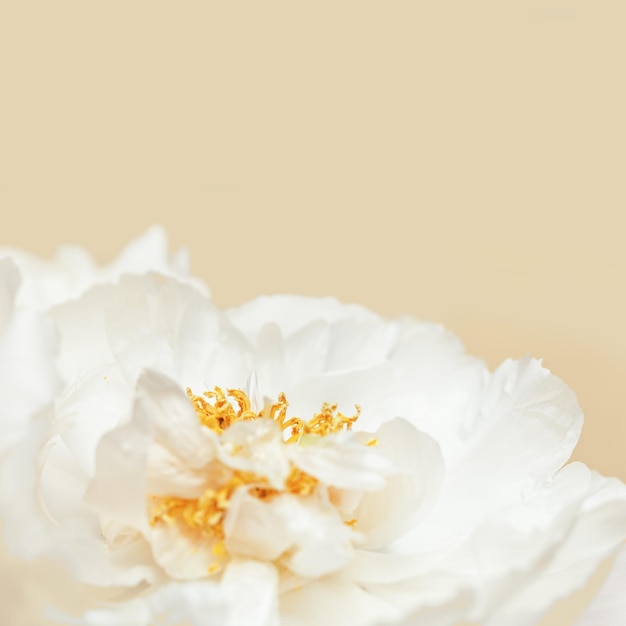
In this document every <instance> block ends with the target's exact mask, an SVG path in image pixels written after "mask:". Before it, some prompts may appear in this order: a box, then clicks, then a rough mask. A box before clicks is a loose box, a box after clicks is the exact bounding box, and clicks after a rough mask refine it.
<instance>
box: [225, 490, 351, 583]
mask: <svg viewBox="0 0 626 626" xmlns="http://www.w3.org/2000/svg"><path fill="white" fill-rule="evenodd" d="M224 533H225V535H226V545H227V548H228V550H229V552H230V553H231V554H235V555H239V556H243V557H247V558H256V559H273V558H276V557H277V556H278V555H281V554H283V553H285V552H287V551H288V554H286V555H285V556H284V557H283V558H282V559H281V562H282V563H283V564H284V565H285V566H286V567H287V568H289V569H290V570H291V571H292V572H294V573H296V574H299V575H300V576H304V577H318V576H323V575H326V574H328V573H330V572H333V571H336V570H337V569H340V568H341V567H343V566H344V565H345V564H346V563H347V562H348V561H349V560H350V559H351V558H352V554H353V550H352V545H351V531H350V530H349V529H348V527H347V526H345V525H344V524H343V522H342V520H341V518H340V516H339V515H338V514H337V512H336V510H335V509H334V508H333V507H332V506H330V505H324V503H323V502H319V501H316V500H314V499H313V498H303V497H301V498H298V497H295V496H291V495H282V496H278V497H276V498H273V499H271V500H259V499H257V498H254V497H252V496H250V495H248V494H246V493H245V491H243V490H240V491H238V492H237V493H236V494H235V495H234V497H233V499H232V500H231V505H230V508H229V511H228V514H227V516H226V519H225V523H224Z"/></svg>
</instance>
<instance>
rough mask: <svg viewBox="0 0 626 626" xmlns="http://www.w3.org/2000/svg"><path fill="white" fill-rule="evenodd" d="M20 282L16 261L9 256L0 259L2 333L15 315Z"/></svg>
mask: <svg viewBox="0 0 626 626" xmlns="http://www.w3.org/2000/svg"><path fill="white" fill-rule="evenodd" d="M19 284H20V276H19V272H18V269H17V267H16V265H15V263H14V262H13V261H12V260H11V259H9V258H6V259H0V333H2V331H3V330H4V328H5V327H6V325H7V324H8V323H9V320H10V319H11V316H12V315H13V306H14V303H15V293H16V292H17V289H18V287H19Z"/></svg>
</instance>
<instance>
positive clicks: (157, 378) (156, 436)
mask: <svg viewBox="0 0 626 626" xmlns="http://www.w3.org/2000/svg"><path fill="white" fill-rule="evenodd" d="M136 398H137V399H136V401H135V406H134V409H133V416H132V419H131V420H130V422H128V423H127V424H124V425H122V426H119V427H117V428H115V429H114V430H112V431H111V432H109V433H107V434H106V435H104V437H103V438H102V440H101V442H100V445H99V447H98V450H97V456H96V473H95V476H94V478H93V479H92V481H91V483H90V487H89V490H88V492H87V499H88V501H89V502H90V503H91V504H92V505H93V506H95V507H96V509H97V510H98V511H101V512H102V513H104V514H106V515H107V516H110V517H113V518H116V519H119V520H120V521H122V522H124V523H127V524H129V525H130V526H133V527H134V528H138V529H141V530H147V528H146V511H145V503H146V499H147V497H148V495H149V494H148V491H147V489H148V486H147V478H148V474H147V472H148V465H149V461H148V459H149V451H150V448H151V445H152V442H153V441H156V442H157V443H160V444H161V445H162V446H164V447H167V448H168V449H169V450H170V451H171V452H173V453H174V454H175V455H176V456H178V457H179V458H181V459H184V460H185V462H186V463H187V464H188V465H189V466H190V467H191V468H201V467H204V466H205V465H206V464H207V463H209V462H210V461H211V460H212V458H213V456H214V453H213V442H212V438H211V437H210V435H209V434H208V432H207V431H206V429H203V428H202V427H201V426H200V424H199V422H198V420H197V418H196V415H195V413H194V410H193V408H192V407H191V403H190V402H189V401H188V399H187V398H186V396H185V395H184V393H183V392H182V391H181V390H180V389H179V388H178V386H177V385H176V383H174V382H173V381H171V380H170V379H168V378H167V377H165V376H163V375H162V374H159V373H157V372H152V371H147V372H146V373H144V374H143V375H142V377H141V378H140V380H139V382H138V384H137V392H136Z"/></svg>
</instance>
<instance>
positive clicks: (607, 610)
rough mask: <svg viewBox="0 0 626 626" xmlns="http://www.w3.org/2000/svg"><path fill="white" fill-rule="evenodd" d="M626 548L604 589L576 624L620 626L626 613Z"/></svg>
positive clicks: (622, 550)
mask: <svg viewBox="0 0 626 626" xmlns="http://www.w3.org/2000/svg"><path fill="white" fill-rule="evenodd" d="M624 589H626V549H625V548H624V547H622V548H621V550H620V551H619V553H618V555H617V559H616V560H615V563H614V564H613V567H612V569H611V572H610V574H609V576H608V578H607V579H606V581H605V582H604V585H603V586H602V589H600V592H599V593H598V594H597V595H596V597H595V598H594V599H593V600H592V601H591V604H590V605H589V606H588V607H587V608H586V609H585V611H584V613H583V614H582V615H581V616H580V617H579V618H578V621H577V622H576V623H575V625H574V626H620V623H621V622H622V621H623V619H624V615H626V594H625V593H624Z"/></svg>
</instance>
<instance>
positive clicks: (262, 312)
mask: <svg viewBox="0 0 626 626" xmlns="http://www.w3.org/2000/svg"><path fill="white" fill-rule="evenodd" d="M227 315H228V317H229V318H230V319H231V320H232V321H233V323H234V324H235V326H237V328H239V329H240V330H241V331H242V332H243V333H244V334H245V335H246V336H247V337H249V338H250V339H255V338H256V335H257V333H258V332H259V331H260V330H261V329H262V328H263V327H264V326H265V325H266V324H269V323H276V324H278V326H279V328H280V330H281V332H282V334H283V336H284V337H288V336H289V335H291V334H293V333H295V332H297V331H298V330H300V329H301V328H304V327H305V326H307V325H308V324H310V323H311V322H314V321H317V320H324V321H325V322H327V323H331V322H334V321H336V320H340V319H344V318H345V319H349V320H353V321H357V320H364V321H371V320H378V319H380V318H379V317H378V316H377V315H376V314H374V313H372V312H371V311H368V310H367V309H366V308H365V307H362V306H360V305H357V304H342V303H340V302H339V301H338V300H336V299H335V298H307V297H303V296H283V295H276V296H261V297H259V298H255V299H254V300H251V301H250V302H247V303H246V304H243V305H242V306H240V307H237V308H234V309H229V310H228V311H227Z"/></svg>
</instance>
